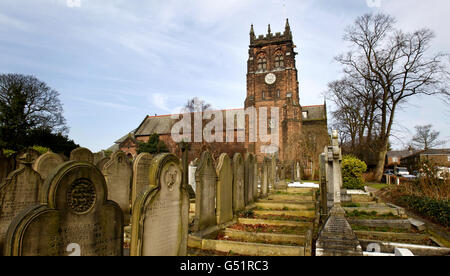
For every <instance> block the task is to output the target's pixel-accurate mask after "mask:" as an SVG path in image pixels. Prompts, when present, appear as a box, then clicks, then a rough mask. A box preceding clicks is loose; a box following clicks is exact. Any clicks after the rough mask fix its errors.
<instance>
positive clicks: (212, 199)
mask: <svg viewBox="0 0 450 276" xmlns="http://www.w3.org/2000/svg"><path fill="white" fill-rule="evenodd" d="M195 182H196V190H195V220H194V231H201V230H204V229H206V228H208V227H211V226H214V225H216V222H217V221H216V185H217V184H216V183H217V174H216V169H215V168H214V163H213V159H212V157H211V154H210V153H209V152H208V151H205V152H203V153H202V156H201V158H200V161H199V164H198V167H197V170H196V172H195Z"/></svg>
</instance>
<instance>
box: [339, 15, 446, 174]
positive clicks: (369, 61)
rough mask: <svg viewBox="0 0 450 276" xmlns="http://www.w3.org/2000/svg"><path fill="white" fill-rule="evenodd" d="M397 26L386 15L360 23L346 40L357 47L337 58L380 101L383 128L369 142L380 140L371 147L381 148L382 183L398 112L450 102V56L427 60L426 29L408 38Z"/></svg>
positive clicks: (367, 17)
mask: <svg viewBox="0 0 450 276" xmlns="http://www.w3.org/2000/svg"><path fill="white" fill-rule="evenodd" d="M394 25H395V19H394V18H392V17H391V16H388V15H385V14H376V15H373V14H366V15H363V16H361V17H358V18H357V19H356V21H355V23H354V24H353V25H351V26H350V27H348V28H347V29H346V31H345V35H344V40H346V41H348V42H350V43H351V45H352V47H351V49H350V51H349V52H348V53H347V54H345V55H340V56H338V57H337V58H336V60H337V61H338V62H339V63H340V64H342V65H343V67H344V74H345V76H346V77H347V78H350V79H353V80H359V81H358V83H359V84H362V83H363V84H365V85H367V87H368V88H370V89H372V90H373V93H375V94H374V96H375V95H376V97H374V98H373V99H374V103H375V105H376V111H377V113H379V118H378V120H379V124H378V125H377V127H376V129H374V131H375V132H376V135H369V134H366V136H367V137H368V138H370V137H372V136H376V137H377V141H373V142H372V144H373V145H376V146H377V153H378V158H377V160H378V161H377V166H376V170H375V178H376V179H378V180H380V179H381V177H382V173H383V169H384V165H385V157H386V153H387V150H388V143H389V137H390V135H391V130H392V125H393V123H394V118H395V113H396V111H397V108H398V107H399V106H401V105H403V104H405V103H407V100H408V99H409V98H410V97H412V96H416V95H420V94H422V95H439V96H442V97H443V98H444V99H449V98H450V94H449V92H448V89H447V86H446V85H448V84H447V83H445V82H443V81H442V79H444V77H446V76H448V75H447V74H448V71H447V67H446V66H445V63H444V58H445V57H446V55H444V54H436V55H432V56H430V57H428V56H427V54H428V49H429V48H430V43H431V41H432V39H433V37H434V34H433V32H432V31H431V30H429V29H421V30H418V31H415V32H413V33H404V32H402V31H401V30H398V29H395V28H394ZM357 91H359V92H361V91H362V90H360V89H357ZM354 92H355V91H354ZM361 94H365V92H364V91H362V93H361ZM344 100H345V99H344ZM377 116H378V115H377Z"/></svg>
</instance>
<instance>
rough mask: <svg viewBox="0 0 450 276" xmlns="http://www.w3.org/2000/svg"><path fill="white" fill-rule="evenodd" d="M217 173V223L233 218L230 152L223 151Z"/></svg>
mask: <svg viewBox="0 0 450 276" xmlns="http://www.w3.org/2000/svg"><path fill="white" fill-rule="evenodd" d="M216 173H217V197H216V205H217V208H216V209H217V210H216V212H217V214H216V215H217V224H223V223H226V222H229V221H231V220H233V169H232V167H231V160H230V157H228V154H226V153H222V154H221V155H220V157H219V163H218V164H217V168H216Z"/></svg>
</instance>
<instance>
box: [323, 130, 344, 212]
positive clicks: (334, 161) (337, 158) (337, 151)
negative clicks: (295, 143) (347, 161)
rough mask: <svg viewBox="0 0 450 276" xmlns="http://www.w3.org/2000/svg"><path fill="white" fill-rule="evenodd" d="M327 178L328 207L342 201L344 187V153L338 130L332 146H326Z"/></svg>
mask: <svg viewBox="0 0 450 276" xmlns="http://www.w3.org/2000/svg"><path fill="white" fill-rule="evenodd" d="M325 153H326V156H325V158H326V179H327V193H328V194H327V200H328V209H330V208H331V207H333V206H334V205H335V204H340V203H341V187H342V166H341V163H342V153H341V148H340V147H339V142H338V140H337V132H335V131H333V136H332V146H329V147H327V148H326V151H325Z"/></svg>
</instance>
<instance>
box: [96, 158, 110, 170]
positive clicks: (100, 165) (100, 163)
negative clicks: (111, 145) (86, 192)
mask: <svg viewBox="0 0 450 276" xmlns="http://www.w3.org/2000/svg"><path fill="white" fill-rule="evenodd" d="M109 160H111V159H110V158H109V157H103V158H102V159H100V160H98V161H97V162H96V163H95V166H96V167H97V169H99V170H100V171H103V168H104V167H105V165H106V163H108V162H109Z"/></svg>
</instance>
